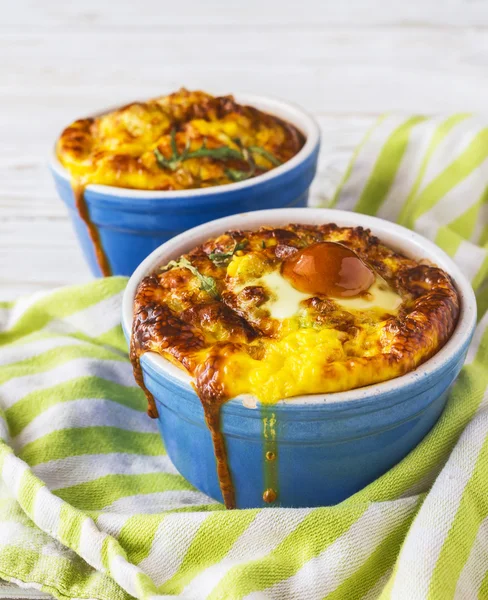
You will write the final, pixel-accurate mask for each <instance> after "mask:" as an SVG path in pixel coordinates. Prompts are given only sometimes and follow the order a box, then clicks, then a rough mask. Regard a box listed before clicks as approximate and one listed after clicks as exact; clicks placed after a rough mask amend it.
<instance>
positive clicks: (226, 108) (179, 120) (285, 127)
mask: <svg viewBox="0 0 488 600" xmlns="http://www.w3.org/2000/svg"><path fill="white" fill-rule="evenodd" d="M304 142H305V139H304V136H303V135H302V133H301V132H300V131H298V130H297V129H296V128H295V127H294V126H292V125H291V124H290V123H285V122H284V121H282V120H281V119H279V118H277V117H274V116H272V115H269V114H266V113H263V112H261V111H259V110H257V109H255V108H253V107H249V106H242V105H240V104H237V102H235V101H234V99H233V97H232V96H222V97H218V98H216V97H213V96H211V95H209V94H206V93H205V92H200V91H194V92H192V91H188V90H185V89H181V90H179V91H178V92H175V93H174V94H170V95H168V96H162V97H160V98H154V99H152V100H147V101H146V102H134V103H132V104H129V105H127V106H123V107H121V108H118V109H117V110H114V111H111V112H109V113H106V114H104V115H101V116H99V117H96V118H90V119H79V120H77V121H75V122H74V123H72V124H71V125H70V126H69V127H67V128H66V129H65V130H64V131H63V132H62V134H61V136H60V138H59V140H58V143H57V147H56V149H57V155H58V158H59V160H60V162H61V163H62V165H63V166H64V167H66V169H68V171H69V172H70V174H71V175H72V177H73V180H74V181H76V183H77V184H78V185H80V186H86V185H88V184H90V183H98V184H103V185H110V186H117V187H126V188H135V189H143V190H181V189H190V188H202V187H209V186H215V185H223V184H226V183H234V182H236V181H242V180H245V179H249V178H251V177H255V176H257V175H260V174H262V173H265V172H266V171H269V170H271V169H274V168H275V167H276V166H279V165H280V164H282V163H284V162H286V161H287V160H289V159H290V158H292V157H293V156H295V154H297V152H298V151H299V150H300V149H301V148H302V146H303V144H304Z"/></svg>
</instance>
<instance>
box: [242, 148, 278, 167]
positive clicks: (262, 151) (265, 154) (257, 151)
mask: <svg viewBox="0 0 488 600" xmlns="http://www.w3.org/2000/svg"><path fill="white" fill-rule="evenodd" d="M248 150H249V152H252V153H254V154H259V155H260V156H262V157H263V158H265V159H266V160H269V162H270V163H271V164H273V165H274V166H275V167H279V166H280V165H281V164H283V163H282V162H281V160H279V159H278V158H276V156H274V154H271V152H268V151H267V150H265V149H264V148H261V146H249V148H248Z"/></svg>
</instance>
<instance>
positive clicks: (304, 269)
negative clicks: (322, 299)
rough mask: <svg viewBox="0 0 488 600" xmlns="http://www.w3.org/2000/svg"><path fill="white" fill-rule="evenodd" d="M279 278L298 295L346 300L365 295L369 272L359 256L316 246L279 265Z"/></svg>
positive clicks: (328, 245)
mask: <svg viewBox="0 0 488 600" xmlns="http://www.w3.org/2000/svg"><path fill="white" fill-rule="evenodd" d="M281 272H282V275H283V277H285V278H286V279H288V281H289V282H290V283H291V285H293V287H294V288H295V289H297V290H299V291H300V292H304V293H306V294H320V295H323V296H332V297H335V298H350V297H352V296H358V295H359V294H361V293H363V292H365V291H367V290H368V289H369V288H370V286H371V285H372V284H373V283H374V281H375V276H374V273H373V271H372V270H371V269H370V268H369V267H367V266H366V265H365V264H364V263H363V261H362V260H361V259H360V258H359V256H358V255H357V254H356V253H355V252H353V251H352V250H350V249H349V248H346V246H343V245H342V244H336V243H335V242H320V243H317V244H312V245H311V246H308V247H307V248H304V249H303V250H299V251H298V252H296V253H295V254H293V255H292V256H290V257H289V258H287V259H286V260H285V261H284V262H283V265H282V271H281Z"/></svg>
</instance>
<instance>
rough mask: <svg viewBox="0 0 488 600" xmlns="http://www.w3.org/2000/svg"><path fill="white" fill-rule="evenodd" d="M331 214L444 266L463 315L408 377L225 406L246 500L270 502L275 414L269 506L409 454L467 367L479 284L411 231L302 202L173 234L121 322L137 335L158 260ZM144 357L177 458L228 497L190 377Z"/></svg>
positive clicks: (331, 500) (232, 459)
mask: <svg viewBox="0 0 488 600" xmlns="http://www.w3.org/2000/svg"><path fill="white" fill-rule="evenodd" d="M329 222H334V223H337V224H338V225H343V226H359V225H361V226H363V227H368V228H370V229H371V231H372V232H373V233H374V234H375V235H377V236H378V237H379V238H380V239H381V240H382V241H383V242H384V243H385V244H387V245H389V246H390V247H393V248H395V249H397V250H399V251H401V252H403V253H404V254H406V255H408V256H410V257H412V258H415V259H418V260H421V259H426V260H430V261H432V262H434V263H435V264H437V265H438V266H439V267H441V268H443V269H444V270H445V271H447V272H448V273H449V274H450V275H451V276H452V278H453V280H454V282H455V285H456V288H457V290H458V292H459V295H460V298H461V314H460V318H459V321H458V324H457V326H456V329H455V331H454V333H453V335H452V337H451V338H450V339H449V341H448V342H447V343H446V344H445V346H444V347H443V348H442V349H441V350H440V351H439V352H438V353H437V354H436V355H435V356H433V357H432V358H431V359H430V360H428V361H427V362H426V363H424V364H423V365H421V366H420V367H418V368H417V369H416V370H415V371H413V372H411V373H408V374H407V375H404V376H402V377H398V378H396V379H392V380H390V381H386V382H383V383H379V384H375V385H371V386H367V387H363V388H359V389H355V390H351V391H348V392H340V393H335V394H317V395H309V396H301V397H297V398H293V399H288V400H285V401H280V402H278V403H277V404H276V405H273V406H269V405H268V406H264V405H261V404H260V403H259V402H257V401H256V400H255V399H253V398H251V397H238V398H235V399H232V400H230V401H229V402H227V403H226V404H224V406H223V408H222V412H221V427H222V431H223V433H224V436H225V443H226V447H227V452H228V460H229V465H230V470H231V473H232V478H233V482H234V486H235V491H236V502H237V506H238V507H239V508H253V507H262V506H269V504H266V503H265V502H264V501H263V499H262V494H263V491H264V489H265V487H266V485H267V484H266V477H267V475H266V470H265V468H264V465H265V457H264V454H265V450H266V448H267V447H268V446H266V444H265V437H266V436H265V432H264V430H263V427H264V425H263V424H264V419H265V418H266V419H268V421H267V422H268V423H269V419H270V418H271V419H275V425H274V430H275V444H276V454H277V462H276V470H277V473H276V475H277V487H278V491H279V495H278V499H277V501H276V502H275V503H274V504H272V505H271V506H288V507H305V506H326V505H332V504H336V503H338V502H340V501H342V500H344V499H345V498H347V497H348V496H350V495H351V494H354V493H355V492H357V491H358V490H360V489H361V488H363V487H364V486H366V485H367V484H368V483H370V482H372V481H373V480H374V479H376V478H377V477H378V476H380V475H382V474H383V473H385V472H386V471H387V470H388V469H390V468H391V467H392V466H394V465H395V464H396V463H398V462H399V461H400V460H401V459H402V458H404V457H405V456H406V455H407V454H408V453H409V452H410V451H411V450H412V449H413V448H414V447H415V446H416V445H417V444H418V443H419V442H420V441H421V440H422V438H423V437H424V436H425V435H426V434H427V433H428V431H429V430H430V429H431V428H432V426H433V425H434V424H435V423H436V421H437V419H438V418H439V415H440V414H441V412H442V410H443V408H444V406H445V403H446V400H447V395H448V391H449V388H450V386H451V385H452V383H453V381H454V380H455V378H456V377H457V375H458V373H459V371H460V369H461V367H462V365H463V362H464V359H465V356H466V352H467V349H468V346H469V343H470V341H471V338H472V335H473V332H474V328H475V323H476V300H475V297H474V293H473V290H472V288H471V285H470V284H469V282H468V281H467V279H466V278H465V277H464V275H463V274H462V273H461V271H460V270H459V268H458V267H457V266H456V265H455V264H454V263H453V262H452V260H451V259H450V258H449V257H448V256H447V255H446V254H445V253H444V252H443V251H442V250H440V249H439V248H438V247H437V246H435V245H434V244H433V243H432V242H429V241H428V240H426V239H425V238H423V237H421V236H419V235H418V234H416V233H414V232H412V231H410V230H408V229H405V228H403V227H400V226H398V225H395V224H392V223H390V222H388V221H383V220H382V219H377V218H374V217H368V216H365V215H360V214H357V213H351V212H345V211H338V210H327V209H296V208H294V209H278V210H267V211H259V212H254V213H248V214H240V215H235V216H233V217H227V218H224V219H220V220H218V221H215V222H212V223H208V224H206V225H205V226H200V227H196V228H195V229H193V230H191V231H188V232H186V233H184V234H182V235H180V236H178V237H176V238H173V239H172V240H170V241H169V242H167V243H166V244H164V245H163V246H161V247H160V248H158V249H157V250H156V251H155V252H153V253H152V254H151V255H150V256H149V257H148V258H147V259H146V260H145V261H144V262H143V263H142V264H141V265H140V266H139V268H138V269H137V270H136V271H135V273H134V275H133V276H132V278H131V279H130V281H129V284H128V286H127V289H126V291H125V295H124V301H123V316H122V323H123V327H124V331H125V335H126V337H127V338H129V336H130V331H131V326H132V315H133V300H134V294H135V291H136V288H137V286H138V284H139V282H140V281H141V279H142V278H143V277H145V276H146V275H147V274H148V273H150V272H151V271H153V270H154V269H155V268H156V267H157V266H158V265H162V264H165V263H167V262H168V261H169V260H171V259H173V258H176V257H177V256H179V255H180V254H181V253H183V252H185V251H188V250H189V249H190V248H192V247H194V246H195V245H198V244H200V243H201V242H203V241H204V240H206V239H207V238H209V237H212V236H215V235H217V234H219V233H221V232H223V231H226V230H230V229H256V228H258V227H259V226H260V225H274V226H277V225H283V224H287V223H305V224H320V223H329ZM141 364H142V368H143V373H144V381H145V383H146V386H147V387H148V389H149V390H150V391H151V393H152V394H153V395H154V397H155V399H156V402H157V407H158V411H159V421H158V423H159V428H160V431H161V434H162V436H163V439H164V442H165V445H166V449H167V451H168V454H169V456H170V458H171V460H172V461H173V463H174V464H175V466H176V468H177V469H178V470H179V471H180V473H181V474H182V475H183V476H184V477H186V479H188V481H190V482H191V483H192V484H193V485H194V486H195V487H197V488H198V489H200V490H201V491H203V492H205V493H206V494H208V495H209V496H211V497H212V498H215V499H217V500H219V501H222V496H221V493H220V489H219V484H218V480H217V473H216V466H215V457H214V452H213V447H212V441H211V438H210V433H209V431H208V429H207V426H206V424H205V421H204V416H203V410H202V407H201V404H200V400H199V399H198V397H197V395H196V394H195V392H194V391H193V389H192V387H191V386H190V381H191V380H190V378H189V377H188V375H187V374H186V373H184V372H183V371H182V370H180V369H178V368H177V367H176V366H174V365H172V364H171V363H170V362H168V361H167V360H165V359H164V358H162V357H161V356H158V355H156V354H153V353H148V354H145V355H144V356H143V357H142V360H141ZM268 438H269V430H268Z"/></svg>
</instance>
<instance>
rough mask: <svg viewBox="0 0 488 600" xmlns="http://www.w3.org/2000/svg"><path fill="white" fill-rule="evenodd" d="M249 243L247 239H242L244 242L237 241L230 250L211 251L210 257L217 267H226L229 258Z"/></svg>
mask: <svg viewBox="0 0 488 600" xmlns="http://www.w3.org/2000/svg"><path fill="white" fill-rule="evenodd" d="M246 245H247V240H242V242H236V244H235V246H234V248H232V250H231V251H230V252H211V253H210V254H209V255H208V257H209V259H210V260H211V261H212V262H213V263H214V265H215V266H217V267H225V266H226V264H227V263H228V262H229V260H230V259H231V258H232V257H233V256H234V254H235V253H236V252H237V251H239V250H243V249H244V248H245V247H246Z"/></svg>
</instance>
